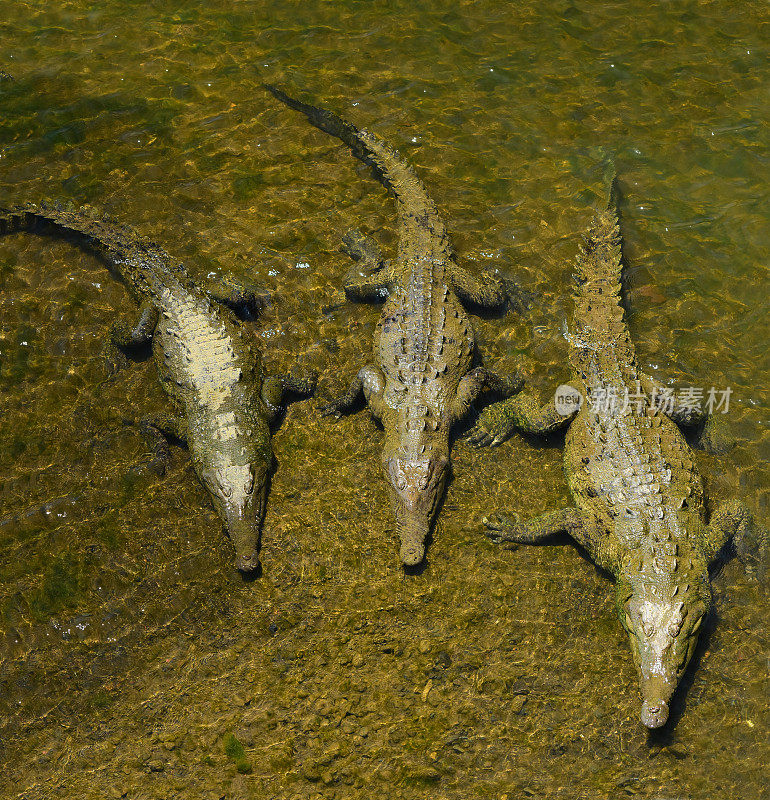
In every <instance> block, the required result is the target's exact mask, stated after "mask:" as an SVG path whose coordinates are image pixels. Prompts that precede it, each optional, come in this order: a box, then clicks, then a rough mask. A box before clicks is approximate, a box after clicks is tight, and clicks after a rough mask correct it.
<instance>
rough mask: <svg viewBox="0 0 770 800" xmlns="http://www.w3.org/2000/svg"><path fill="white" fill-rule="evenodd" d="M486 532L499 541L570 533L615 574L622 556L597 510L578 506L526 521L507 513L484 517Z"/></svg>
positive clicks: (529, 541) (528, 540)
mask: <svg viewBox="0 0 770 800" xmlns="http://www.w3.org/2000/svg"><path fill="white" fill-rule="evenodd" d="M482 523H483V524H484V526H485V527H486V530H485V531H483V533H484V535H485V536H488V537H489V538H490V539H494V540H495V541H504V542H516V543H518V544H536V543H538V542H542V541H543V540H544V539H547V538H548V537H549V536H554V535H555V534H557V533H566V534H569V536H571V537H572V538H573V539H574V540H575V541H576V542H577V543H578V544H579V545H580V546H581V547H582V548H583V549H584V550H585V551H586V552H587V553H588V555H589V556H590V557H591V560H592V561H593V562H594V563H595V564H597V565H598V566H600V567H601V568H602V569H605V570H607V571H608V572H611V573H613V574H615V572H616V571H617V567H618V563H619V558H618V548H617V544H616V543H615V542H614V540H613V539H612V538H611V536H610V534H609V532H608V531H607V529H606V528H605V527H604V526H603V525H602V524H601V522H600V521H599V519H598V518H597V517H596V516H594V515H593V514H589V513H588V512H586V511H582V510H581V509H579V508H575V507H574V506H572V507H570V508H562V509H559V510H558V511H550V512H549V513H547V514H542V515H541V516H539V517H533V518H532V519H529V520H527V521H526V522H518V521H512V520H510V519H509V518H508V517H507V516H506V515H505V514H494V515H491V516H489V517H484V518H483V519H482Z"/></svg>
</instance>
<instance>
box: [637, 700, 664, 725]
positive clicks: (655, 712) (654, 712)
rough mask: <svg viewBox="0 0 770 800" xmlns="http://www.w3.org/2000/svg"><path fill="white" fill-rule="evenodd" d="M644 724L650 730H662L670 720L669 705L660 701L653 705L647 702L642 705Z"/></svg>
mask: <svg viewBox="0 0 770 800" xmlns="http://www.w3.org/2000/svg"><path fill="white" fill-rule="evenodd" d="M641 718H642V724H643V725H645V726H646V727H648V728H651V729H652V728H660V727H661V726H663V725H665V724H666V720H667V719H668V703H666V702H664V701H663V700H658V701H656V702H654V703H651V702H650V701H648V700H645V701H644V702H643V703H642V713H641Z"/></svg>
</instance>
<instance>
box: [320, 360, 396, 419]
mask: <svg viewBox="0 0 770 800" xmlns="http://www.w3.org/2000/svg"><path fill="white" fill-rule="evenodd" d="M362 392H363V395H364V399H365V400H366V404H367V405H368V406H369V410H370V411H371V412H372V414H373V415H374V416H375V417H376V418H377V419H382V415H383V413H384V411H385V400H384V394H385V378H384V376H383V374H382V371H381V370H380V369H379V368H378V367H376V366H375V365H374V364H367V365H366V366H365V367H362V368H361V369H360V370H359V371H358V374H357V375H356V377H355V378H354V379H353V382H352V383H351V384H350V388H349V389H348V390H347V392H345V394H343V395H342V396H341V397H338V398H337V399H336V400H332V402H331V403H327V404H326V405H323V406H320V407H319V410H320V412H321V415H322V416H324V417H332V416H333V417H337V418H339V416H340V414H342V412H343V411H347V410H348V409H350V408H351V407H352V406H353V404H354V403H355V402H356V400H357V399H358V397H359V395H360V394H361V393H362Z"/></svg>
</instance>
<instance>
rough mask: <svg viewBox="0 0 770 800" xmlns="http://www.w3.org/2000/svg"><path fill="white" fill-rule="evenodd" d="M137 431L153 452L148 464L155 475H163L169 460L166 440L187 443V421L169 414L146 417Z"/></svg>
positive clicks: (169, 453) (169, 455)
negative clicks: (139, 431)
mask: <svg viewBox="0 0 770 800" xmlns="http://www.w3.org/2000/svg"><path fill="white" fill-rule="evenodd" d="M139 429H140V430H141V432H142V434H143V435H144V438H145V439H146V441H147V443H148V445H149V446H150V449H151V450H152V451H153V457H152V459H150V461H149V462H148V464H149V467H150V469H151V470H152V471H153V472H155V473H156V474H157V475H164V474H165V473H166V467H167V466H168V463H169V461H170V460H171V449H170V448H169V445H168V440H169V438H173V439H178V440H179V441H180V442H182V443H183V444H186V443H187V420H186V419H184V418H183V417H175V416H172V415H171V414H164V415H162V416H157V417H147V418H146V419H143V420H141V421H140V423H139Z"/></svg>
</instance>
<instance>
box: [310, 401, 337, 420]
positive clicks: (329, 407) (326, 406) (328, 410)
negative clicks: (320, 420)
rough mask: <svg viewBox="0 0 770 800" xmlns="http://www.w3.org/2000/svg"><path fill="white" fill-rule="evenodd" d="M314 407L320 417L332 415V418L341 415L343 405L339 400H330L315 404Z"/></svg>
mask: <svg viewBox="0 0 770 800" xmlns="http://www.w3.org/2000/svg"><path fill="white" fill-rule="evenodd" d="M316 408H317V409H318V410H319V411H320V412H321V416H322V417H334V419H340V418H341V417H342V411H343V408H344V406H343V405H342V403H340V401H339V400H332V401H331V403H323V404H322V405H320V406H316Z"/></svg>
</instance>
